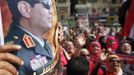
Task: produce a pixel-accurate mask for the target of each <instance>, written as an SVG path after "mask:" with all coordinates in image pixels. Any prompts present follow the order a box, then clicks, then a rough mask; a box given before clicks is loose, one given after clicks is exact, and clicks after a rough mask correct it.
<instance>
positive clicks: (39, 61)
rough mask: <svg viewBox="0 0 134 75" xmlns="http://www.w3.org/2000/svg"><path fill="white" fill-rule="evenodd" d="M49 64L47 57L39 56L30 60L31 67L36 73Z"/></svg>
mask: <svg viewBox="0 0 134 75" xmlns="http://www.w3.org/2000/svg"><path fill="white" fill-rule="evenodd" d="M46 63H48V61H47V59H46V56H41V55H37V56H35V57H34V58H33V59H31V60H30V66H31V68H32V69H33V70H34V71H35V70H37V69H39V68H41V67H42V66H43V65H45V64H46Z"/></svg>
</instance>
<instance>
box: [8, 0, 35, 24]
mask: <svg viewBox="0 0 134 75" xmlns="http://www.w3.org/2000/svg"><path fill="white" fill-rule="evenodd" d="M19 1H21V0H7V2H8V6H9V9H10V11H11V14H12V21H13V22H14V23H17V24H19V21H20V18H21V14H20V12H19V10H18V7H17V5H18V2H19ZM24 1H26V2H28V3H29V4H30V5H31V6H34V4H35V0H24Z"/></svg>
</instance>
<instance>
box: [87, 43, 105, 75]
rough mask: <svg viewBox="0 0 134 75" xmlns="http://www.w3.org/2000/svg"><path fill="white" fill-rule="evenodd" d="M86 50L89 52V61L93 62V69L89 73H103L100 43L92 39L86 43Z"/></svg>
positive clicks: (92, 74) (100, 74) (91, 74)
mask: <svg viewBox="0 0 134 75" xmlns="http://www.w3.org/2000/svg"><path fill="white" fill-rule="evenodd" d="M87 50H88V51H89V54H90V59H89V60H90V62H93V64H94V66H93V71H92V72H91V73H90V75H104V71H103V69H104V68H103V67H102V64H101V53H102V50H101V45H100V43H99V42H96V41H93V42H91V43H89V44H88V47H87Z"/></svg>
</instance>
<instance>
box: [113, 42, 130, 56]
mask: <svg viewBox="0 0 134 75" xmlns="http://www.w3.org/2000/svg"><path fill="white" fill-rule="evenodd" d="M124 43H128V44H129V45H130V46H131V49H132V45H131V42H130V41H127V40H125V41H123V42H121V43H120V45H119V47H118V49H117V50H116V52H115V53H117V54H123V53H122V51H121V47H122V45H123V44H124Z"/></svg>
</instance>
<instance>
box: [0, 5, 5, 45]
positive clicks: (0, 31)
mask: <svg viewBox="0 0 134 75" xmlns="http://www.w3.org/2000/svg"><path fill="white" fill-rule="evenodd" d="M0 45H4V34H3V26H2V14H1V7H0Z"/></svg>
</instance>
